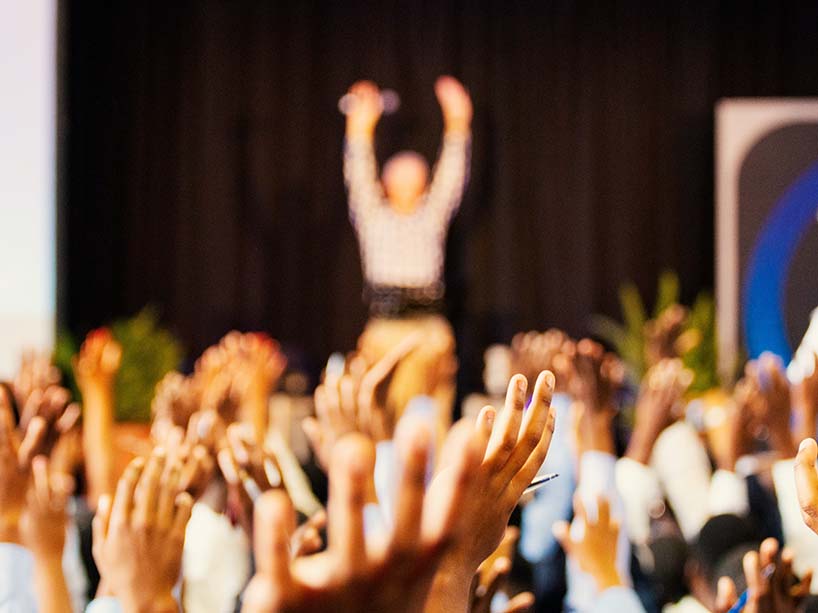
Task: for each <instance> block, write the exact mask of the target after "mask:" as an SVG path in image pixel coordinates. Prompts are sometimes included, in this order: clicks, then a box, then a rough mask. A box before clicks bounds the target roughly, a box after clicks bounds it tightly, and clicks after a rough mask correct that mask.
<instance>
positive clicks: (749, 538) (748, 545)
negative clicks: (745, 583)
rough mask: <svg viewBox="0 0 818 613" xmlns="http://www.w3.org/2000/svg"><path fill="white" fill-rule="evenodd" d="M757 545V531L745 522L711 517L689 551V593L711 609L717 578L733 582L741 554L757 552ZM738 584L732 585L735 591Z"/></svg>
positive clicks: (739, 571)
mask: <svg viewBox="0 0 818 613" xmlns="http://www.w3.org/2000/svg"><path fill="white" fill-rule="evenodd" d="M760 542H761V535H760V534H759V532H758V529H757V528H756V527H755V526H754V525H753V524H752V523H751V522H750V521H749V520H748V519H746V518H744V517H738V516H736V515H728V514H725V515H716V516H715V517H711V518H710V519H709V520H707V522H706V523H705V524H704V526H703V527H702V529H701V532H699V537H698V539H697V540H696V542H695V543H694V544H693V546H692V548H691V557H690V559H689V560H688V565H687V573H686V574H687V579H688V583H689V585H690V591H691V593H692V594H693V595H694V596H695V597H696V598H698V599H699V601H701V602H702V603H703V604H704V605H705V606H709V605H712V604H713V602H714V600H715V596H716V590H715V586H716V584H717V582H718V580H719V577H721V576H731V577H736V578H737V577H738V574H740V573H741V557H742V553H741V552H747V551H749V550H750V549H754V548H755V549H757V548H758V545H759V544H760ZM736 567H737V569H736ZM734 580H735V579H734ZM740 584H741V583H740V581H736V587H737V589H738V586H739V585H740Z"/></svg>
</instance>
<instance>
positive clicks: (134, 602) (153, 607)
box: [119, 590, 179, 613]
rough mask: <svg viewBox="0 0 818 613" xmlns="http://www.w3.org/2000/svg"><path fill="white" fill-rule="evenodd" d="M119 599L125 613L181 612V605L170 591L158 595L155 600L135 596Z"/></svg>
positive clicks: (143, 596)
mask: <svg viewBox="0 0 818 613" xmlns="http://www.w3.org/2000/svg"><path fill="white" fill-rule="evenodd" d="M119 599H120V602H121V603H122V610H123V611H124V613H177V612H178V611H179V603H177V602H176V599H175V598H174V597H173V594H172V593H171V592H170V591H169V590H168V591H166V592H162V593H160V594H156V595H155V596H154V597H153V598H146V597H145V595H140V596H138V597H137V596H135V595H134V596H133V597H131V598H122V597H120V598H119Z"/></svg>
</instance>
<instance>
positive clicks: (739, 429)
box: [707, 378, 763, 472]
mask: <svg viewBox="0 0 818 613" xmlns="http://www.w3.org/2000/svg"><path fill="white" fill-rule="evenodd" d="M761 402H763V399H762V398H761V395H760V392H759V390H758V389H757V387H756V384H755V381H754V380H752V379H749V378H744V379H742V380H740V381H739V382H738V383H737V384H736V387H735V389H734V390H733V398H732V401H731V402H730V403H729V404H728V405H727V407H726V408H725V409H724V417H725V418H724V420H723V421H722V423H721V424H719V425H718V426H715V427H712V428H710V429H709V430H708V431H707V438H708V443H709V445H710V452H711V454H712V455H713V459H714V460H715V462H716V466H717V467H718V468H720V469H723V470H728V471H731V472H732V471H733V470H735V467H736V462H737V461H738V459H739V458H740V457H741V456H743V455H744V454H746V453H749V452H750V451H751V445H752V438H753V420H754V418H755V416H756V415H758V414H759V411H760V409H758V408H757V407H758V405H759V403H761Z"/></svg>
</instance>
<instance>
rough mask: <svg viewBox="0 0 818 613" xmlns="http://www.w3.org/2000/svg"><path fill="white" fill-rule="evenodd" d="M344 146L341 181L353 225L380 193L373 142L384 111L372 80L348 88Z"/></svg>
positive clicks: (376, 201)
mask: <svg viewBox="0 0 818 613" xmlns="http://www.w3.org/2000/svg"><path fill="white" fill-rule="evenodd" d="M349 95H350V97H351V100H352V102H351V104H350V109H349V111H348V113H347V125H346V140H345V143H344V181H345V183H346V186H347V192H348V193H349V214H350V217H351V218H352V221H353V223H356V222H357V221H360V220H361V218H362V217H364V216H365V215H366V214H367V213H368V212H371V211H372V210H373V209H374V208H375V207H377V206H378V205H380V203H381V200H382V198H383V190H382V189H381V184H380V182H379V181H378V165H377V162H376V161H375V149H374V147H373V144H372V141H373V139H374V136H375V126H376V125H377V124H378V119H380V117H381V113H382V112H383V104H382V102H381V95H380V91H379V90H378V86H377V85H375V84H374V83H373V82H372V81H358V82H357V83H355V84H354V85H353V86H352V87H350V88H349Z"/></svg>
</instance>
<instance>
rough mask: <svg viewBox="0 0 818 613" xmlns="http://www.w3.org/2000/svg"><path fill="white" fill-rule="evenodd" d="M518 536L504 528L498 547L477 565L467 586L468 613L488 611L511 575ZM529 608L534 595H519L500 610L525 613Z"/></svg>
mask: <svg viewBox="0 0 818 613" xmlns="http://www.w3.org/2000/svg"><path fill="white" fill-rule="evenodd" d="M519 536H520V531H519V530H518V529H517V528H513V527H508V528H506V531H505V534H503V540H502V542H501V543H500V546H499V547H497V549H495V550H494V553H492V554H491V555H490V556H489V557H488V558H486V559H485V560H483V563H482V564H480V568H479V569H478V571H477V573H476V574H475V575H474V580H473V581H472V585H471V604H470V606H469V613H489V612H490V611H491V602H492V600H493V599H494V596H495V595H496V594H497V592H498V591H500V590H502V589H503V587H504V586H505V584H506V582H507V580H508V575H509V573H510V572H511V558H512V556H513V555H514V549H515V547H516V545H517V539H518V538H519ZM533 605H534V595H533V594H532V593H531V592H523V593H521V594H518V595H516V596H515V597H514V598H512V599H511V600H509V602H508V603H507V604H506V606H505V607H504V608H503V613H523V612H524V611H529V610H530V609H531V607H532V606H533Z"/></svg>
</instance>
